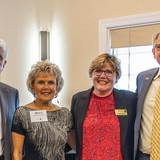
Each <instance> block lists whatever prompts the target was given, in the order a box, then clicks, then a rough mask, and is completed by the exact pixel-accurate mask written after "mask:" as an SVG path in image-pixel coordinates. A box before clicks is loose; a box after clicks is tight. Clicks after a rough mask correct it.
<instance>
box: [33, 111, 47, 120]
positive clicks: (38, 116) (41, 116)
mask: <svg viewBox="0 0 160 160" xmlns="http://www.w3.org/2000/svg"><path fill="white" fill-rule="evenodd" d="M30 118H31V122H46V121H48V118H47V112H46V110H37V111H30Z"/></svg>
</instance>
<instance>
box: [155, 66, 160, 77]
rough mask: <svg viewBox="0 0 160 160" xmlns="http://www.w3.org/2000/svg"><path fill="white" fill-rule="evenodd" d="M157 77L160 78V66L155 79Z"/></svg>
mask: <svg viewBox="0 0 160 160" xmlns="http://www.w3.org/2000/svg"><path fill="white" fill-rule="evenodd" d="M157 78H160V68H159V70H158V72H157V74H156V76H155V77H154V80H155V79H157Z"/></svg>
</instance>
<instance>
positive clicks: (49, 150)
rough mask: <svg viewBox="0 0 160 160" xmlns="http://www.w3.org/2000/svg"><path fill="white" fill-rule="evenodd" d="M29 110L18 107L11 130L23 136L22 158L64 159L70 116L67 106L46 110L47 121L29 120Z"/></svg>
mask: <svg viewBox="0 0 160 160" xmlns="http://www.w3.org/2000/svg"><path fill="white" fill-rule="evenodd" d="M30 111H34V110H33V109H30V108H27V107H20V108H19V109H17V111H16V112H15V114H14V118H13V124H12V132H16V133H18V134H22V135H24V136H25V145H24V147H25V148H24V158H23V159H24V160H64V147H65V144H66V142H67V132H68V131H69V130H70V129H71V127H72V118H71V114H70V112H69V110H68V109H67V108H60V109H59V110H56V111H47V118H48V121H44V122H31V117H30Z"/></svg>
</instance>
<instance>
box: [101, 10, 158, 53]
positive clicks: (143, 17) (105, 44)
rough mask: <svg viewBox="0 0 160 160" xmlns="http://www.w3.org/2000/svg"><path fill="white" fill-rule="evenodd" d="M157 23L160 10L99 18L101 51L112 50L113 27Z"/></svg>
mask: <svg viewBox="0 0 160 160" xmlns="http://www.w3.org/2000/svg"><path fill="white" fill-rule="evenodd" d="M156 23H160V12H154V13H146V14H139V15H132V16H125V17H117V18H113V19H101V20H99V52H100V53H102V52H109V51H110V48H111V38H110V29H111V28H124V27H128V26H142V25H146V24H156Z"/></svg>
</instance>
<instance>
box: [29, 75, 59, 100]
mask: <svg viewBox="0 0 160 160" xmlns="http://www.w3.org/2000/svg"><path fill="white" fill-rule="evenodd" d="M32 87H33V88H32V90H33V92H34V96H35V98H36V101H38V102H40V103H50V102H51V101H52V99H53V98H54V97H55V96H56V95H57V84H56V76H55V75H53V74H52V73H44V72H40V73H38V75H37V76H36V78H35V81H34V83H33V86H32Z"/></svg>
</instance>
